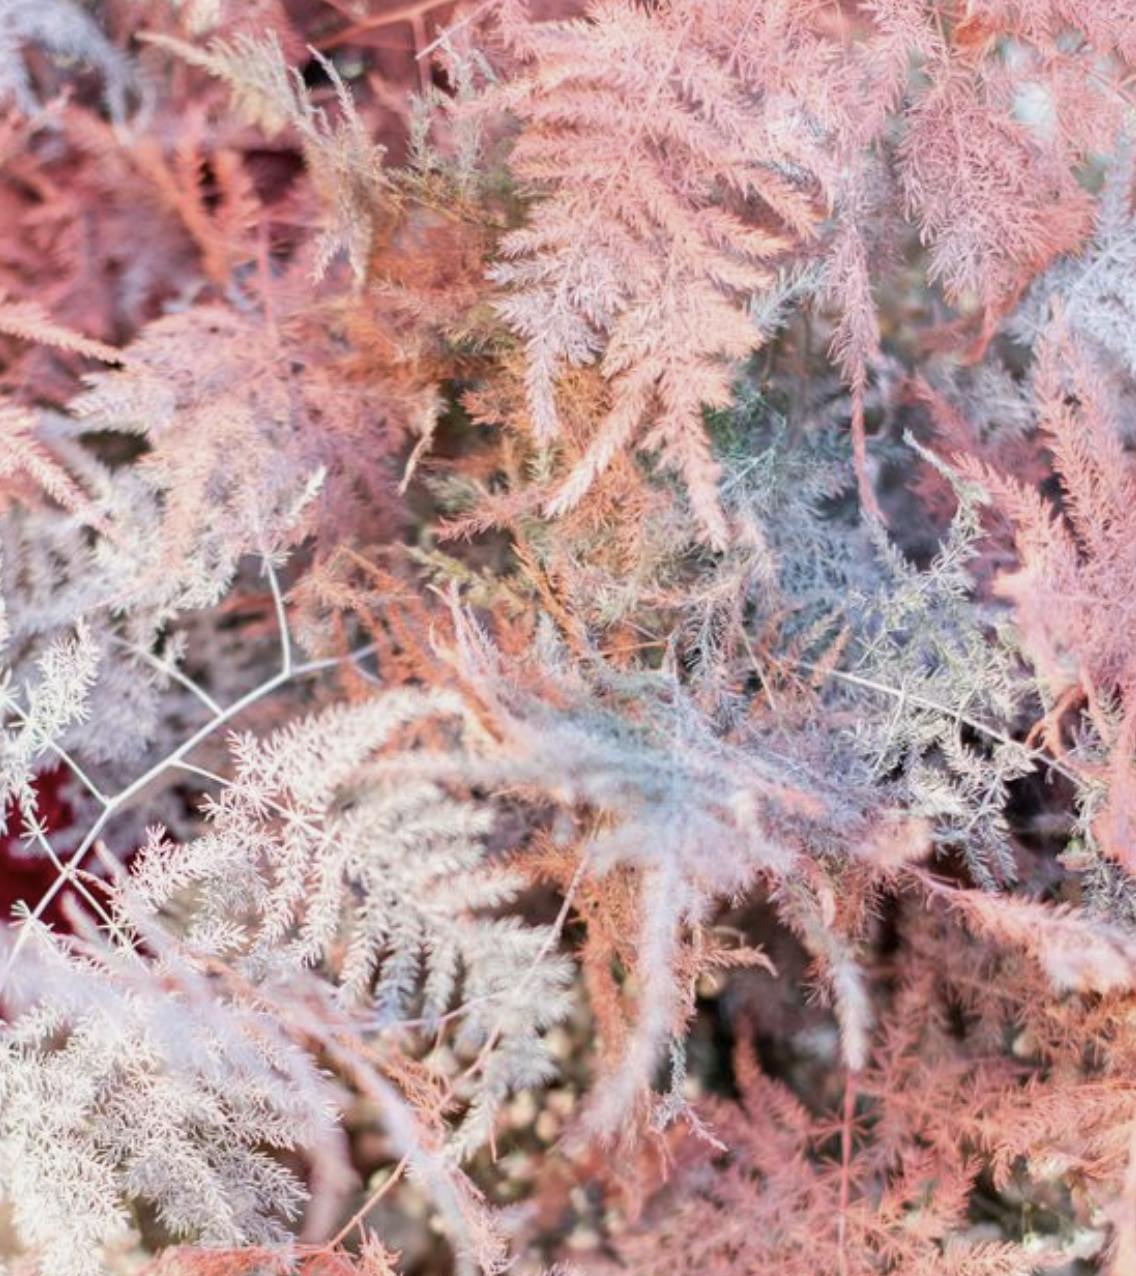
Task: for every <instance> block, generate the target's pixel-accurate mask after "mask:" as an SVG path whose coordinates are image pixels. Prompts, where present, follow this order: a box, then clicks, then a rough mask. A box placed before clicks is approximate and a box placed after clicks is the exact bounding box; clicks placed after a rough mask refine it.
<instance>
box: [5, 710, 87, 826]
mask: <svg viewBox="0 0 1136 1276" xmlns="http://www.w3.org/2000/svg"><path fill="white" fill-rule="evenodd" d="M6 707H7V708H8V710H9V711H10V712H11V713H13V714H15V716H16V717H17V718H18V719H19V720H20V722H21V723H22V724H23V725H24V726H27V727H29V729H30V720H29V718H28V715H27V714H26V713H25V712H24V711H23V709H21V708H20V706H19V705H18V704H16V703H15V702H14V701H12V700H9V701H8V704H7V706H6ZM41 743H42V746H43V748H45V749H50V750H51V752H52V753H54V754H55V756H56V757H57V758H58V759H59V760H60V762H62V763H63V764H64V765H65V766H68V767H70V769H71V772H72V774H73V775H74V776H75V778H76V779H77V780H78V781H79V783H80V784H82V786H83V787H84V788H85V789H86V790H87V792H88V793H90V795H91V796H92V797H93V798H94V799H95V801H96V802H98V803H99V804H100V805H102V806H104V807H105V806H107V805H109V803H110V799H109V798H108V797H107V795H106V794H105V793H104V792H103V791H102V789H100V788H99V786H98V785H97V784H96V783H95V782H94V780H92V779H91V777H90V776H89V775H88V774H87V773H86V771H84V770H83V768H82V767H81V766H80V765H79V763H78V762H76V761H75V759H74V758H73V757H72V756H71V755H70V753H68V752H67V750H66V749H64V748H61V747H60V746H59V745H58V744H56V743H54V741H52V740H42V741H41Z"/></svg>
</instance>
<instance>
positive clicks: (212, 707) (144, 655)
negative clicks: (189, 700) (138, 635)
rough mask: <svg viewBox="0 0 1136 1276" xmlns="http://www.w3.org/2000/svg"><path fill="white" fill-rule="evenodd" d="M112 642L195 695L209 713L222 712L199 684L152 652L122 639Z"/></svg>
mask: <svg viewBox="0 0 1136 1276" xmlns="http://www.w3.org/2000/svg"><path fill="white" fill-rule="evenodd" d="M114 641H115V642H116V643H118V645H119V646H120V647H125V648H126V650H127V651H129V652H130V653H131V654H132V655H135V656H137V657H138V658H139V659H140V660H144V661H145V662H146V663H147V664H148V665H150V667H151V668H153V669H157V670H158V672H159V673H161V674H164V675H165V676H166V677H167V678H169V679H170V680H171V681H172V682H176V683H177V684H178V685H179V686H181V687H184V688H185V689H186V691H188V692H190V694H191V695H195V696H196V697H197V698H198V700H200V701H201V703H202V704H203V705H204V706H205V707H206V708H207V709H208V710H209V712H210V713H222V712H223V710H222V708H221V706H220V705H219V704H218V703H217V701H216V700H214V699H213V697H212V696H211V695H210V694H209V692H208V691H206V690H205V688H204V687H203V686H201V684H200V683H197V682H194V680H193V679H192V678H190V677H188V676H187V675H186V674H184V673H182V671H181V670H180V669H179V668H178V667H177V666H176V665H173V664H171V663H170V662H169V661H168V660H163V659H162V658H161V657H160V656H155V655H154V653H153V652H152V651H147V650H146V649H145V647H140V646H138V644H137V643H133V642H127V641H126V640H125V639H124V638H115V639H114Z"/></svg>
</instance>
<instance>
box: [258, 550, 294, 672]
mask: <svg viewBox="0 0 1136 1276" xmlns="http://www.w3.org/2000/svg"><path fill="white" fill-rule="evenodd" d="M264 574H265V575H266V576H267V577H268V587H269V589H271V590H272V605H273V606H274V607H275V608H276V626H277V628H278V629H279V630H280V672H281V673H282V674H284V676H285V677H288V676H289V675H290V674H291V672H292V634H291V632H290V630H289V629H288V613H287V612H286V611H285V609H284V595H283V593H281V591H280V580H279V577H278V576H277V575H276V568H275V567H273V565H272V559H270V558H269V557H268V555H267V554H266V555H265V557H264Z"/></svg>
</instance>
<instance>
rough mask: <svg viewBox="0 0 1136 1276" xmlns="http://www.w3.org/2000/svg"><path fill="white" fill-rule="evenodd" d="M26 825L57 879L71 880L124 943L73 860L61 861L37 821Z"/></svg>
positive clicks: (124, 937) (113, 922) (120, 932)
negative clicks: (51, 865)
mask: <svg viewBox="0 0 1136 1276" xmlns="http://www.w3.org/2000/svg"><path fill="white" fill-rule="evenodd" d="M27 827H28V832H29V833H30V835H31V837H32V838H33V839H34V840H35V841H36V842H37V843H38V844H39V847H40V849H41V850H42V851H43V852H44V854H45V855H46V856H47V858H48V859H49V860H50V861H51V863H52V864H53V866H54V867H55V871H56V872H57V873H58V874H59V878H58V879H57V880H63V881H70V882H72V883H73V885H74V887H75V890H76V891H77V892H78V893H79V894H80V895H81V896H82V897H83V898H84V899H85V900H86V901H87V903H88V904H89V905H90V906H91V908H92V909H93V910H94V911H95V912H96V913H97V914H98V915H99V916H100V917H101V918H102V919H103V921H104V923H105V924H106V927H107V929H108V930H109V931H110V932H111V933H112V934H114V935H115V936H117V937H118V939H120V940H121V941H122V942H123V944H126V943H127V942H128V941H127V939H126V936H125V935H124V934H123V933H122V931H121V930H120V929H119V927H118V925H117V923H116V922H115V920H114V918H113V917H111V915H110V914H109V913H108V912H107V911H106V909H105V908H104V907H103V905H102V904H101V903H100V901H99V900H98V899H96V898H95V896H94V895H93V894H91V892H90V890H89V889H88V888H87V886H86V885H85V883H84V882H83V880H82V878H81V876H80V875H79V873H78V872H77V870H76V865H75V864H74V862H73V861H72V862H71V863H68V864H64V863H63V861H62V860H61V859H60V858H59V855H58V853H57V851H56V849H55V847H54V846H52V844H51V841H50V839H49V838H48V836H47V834H46V833H45V832H44V830H43V826H42V825H41V824H39V822H38V821H30V822H29V823H28V826H27Z"/></svg>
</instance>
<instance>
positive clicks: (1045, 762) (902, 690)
mask: <svg viewBox="0 0 1136 1276" xmlns="http://www.w3.org/2000/svg"><path fill="white" fill-rule="evenodd" d="M797 663H798V664H799V665H800V666H801V668H802V669H809V670H811V671H814V672H817V673H824V674H825V675H826V676H827V677H830V678H836V679H837V680H838V681H839V682H847V683H850V684H851V685H852V686H855V687H863V688H864V689H865V690H866V691H875V692H878V693H879V694H880V695H884V696H888V697H890V698H891V699H893V700H898V701H899V702H900V704H901V705H902V704H903V703H904V702H906V703H907V704H912V705H915V706H917V707H918V708H920V709H929V710H931V711H932V712H933V713H938V714H941V715H942V716H943V717H946V718H953V719H954V721H956V722H959V723H962V724H963V725H965V726H968V727H970V729H971V730H972V731H975V732H976V733H977V734H978V735H983V736H985V737H986V738H987V739H988V740H993V741H995V742H996V743H997V744H1004V745H1009V746H1010V747H1012V748H1015V749H1020V750H1021V751H1022V754H1023V755H1024V756H1025V757H1027V758H1029V759H1030V761H1031V762H1037V763H1040V764H1041V765H1042V766H1045V767H1047V768H1049V769H1050V770H1051V771H1056V772H1057V774H1058V775H1063V776H1064V777H1065V778H1066V779H1067V780H1071V781H1072V782H1073V783H1074V784H1078V783H1080V780H1079V777H1078V776H1077V775H1076V773H1075V772H1073V771H1070V770H1069V768H1068V767H1066V766H1064V765H1062V763H1061V762H1059V761H1058V760H1057V759H1056V758H1053V757H1050V755H1049V754H1048V753H1045V752H1043V751H1042V750H1040V749H1031V748H1029V747H1028V746H1026V745H1024V744H1022V743H1021V741H1019V740H1015V739H1014V738H1013V736H1010V735H1007V734H1006V733H1005V732H1004V731H999V730H998V729H997V728H995V727H991V726H989V725H988V724H987V723H985V722H983V721H982V720H981V719H980V718H972V717H971V716H970V715H969V714H966V713H958V712H956V711H955V710H954V709H951V708H950V706H948V705H944V704H939V702H938V701H937V700H929V699H928V698H927V697H926V696H920V695H916V694H915V693H914V692H911V691H909V690H908V689H907V688H906V687H890V686H888V684H887V683H886V682H876V681H875V680H874V679H872V678H864V677H862V676H861V675H859V674H855V673H848V672H846V671H845V670H843V669H822V668H821V667H820V666H819V665H813V664H810V663H809V662H808V661H807V660H799V661H797Z"/></svg>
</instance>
